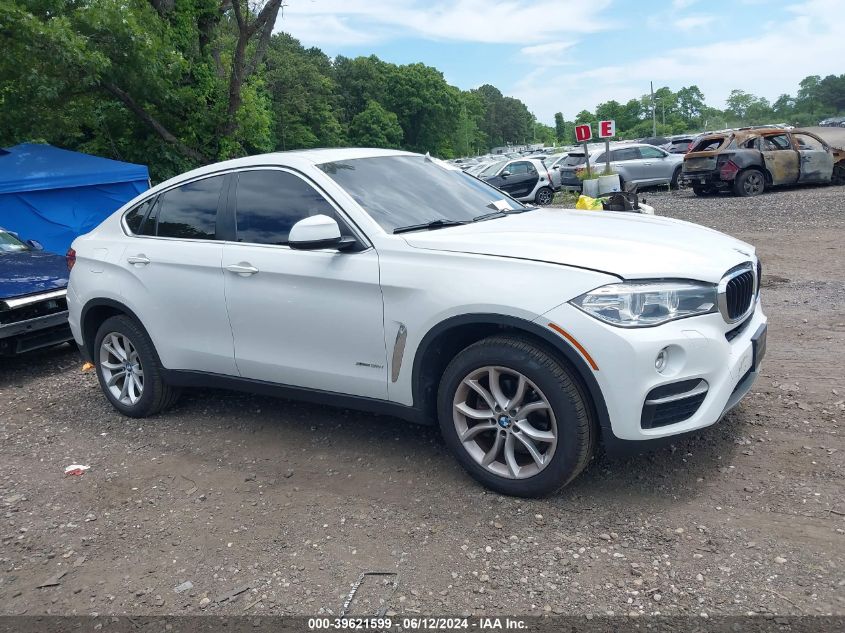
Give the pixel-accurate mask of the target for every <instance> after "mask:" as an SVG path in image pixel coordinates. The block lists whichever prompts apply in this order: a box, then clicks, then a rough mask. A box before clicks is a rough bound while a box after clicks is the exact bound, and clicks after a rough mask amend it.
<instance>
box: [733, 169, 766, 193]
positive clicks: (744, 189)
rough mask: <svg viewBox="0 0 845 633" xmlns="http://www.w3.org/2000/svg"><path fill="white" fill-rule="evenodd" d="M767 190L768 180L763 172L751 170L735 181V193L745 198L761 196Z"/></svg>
mask: <svg viewBox="0 0 845 633" xmlns="http://www.w3.org/2000/svg"><path fill="white" fill-rule="evenodd" d="M765 190H766V178H765V176H763V173H762V172H761V171H758V170H757V169H749V170H747V171H744V172H742V173H741V174H739V176H737V177H736V180H734V193H735V194H736V195H738V196H742V197H743V198H750V197H751V196H759V195H760V194H761V193H763V192H764V191H765Z"/></svg>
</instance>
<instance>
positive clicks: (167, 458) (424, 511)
mask: <svg viewBox="0 0 845 633" xmlns="http://www.w3.org/2000/svg"><path fill="white" fill-rule="evenodd" d="M646 197H647V198H648V201H649V203H650V204H653V205H654V206H655V207H656V209H657V212H658V213H659V214H661V215H669V216H672V217H678V218H682V219H685V220H689V221H693V222H699V223H701V224H705V225H707V226H711V227H713V228H716V229H719V230H723V231H726V232H729V233H732V234H734V235H737V236H739V237H741V238H743V239H746V240H748V241H750V242H753V243H754V244H755V245H757V247H758V249H759V251H760V253H761V254H762V257H763V260H764V262H765V267H766V282H765V288H764V292H765V295H764V301H765V306H766V309H767V312H768V314H769V316H770V319H771V321H770V333H769V350H768V356H767V358H766V361H765V363H764V367H763V375H762V376H761V378H760V380H759V381H758V383H757V385H756V386H755V388H754V390H753V391H752V392H751V394H749V396H748V397H747V398H746V399H745V400H744V402H743V403H742V405H741V406H740V407H739V408H737V409H735V410H734V411H733V412H732V413H730V414H729V415H728V416H727V417H726V418H725V419H724V420H723V421H722V422H721V423H720V424H718V425H716V426H714V427H712V428H710V429H708V430H706V431H705V432H702V433H700V434H698V435H695V436H692V437H689V438H685V439H683V440H679V441H678V442H677V443H676V444H675V445H673V446H671V447H668V448H665V449H662V450H660V451H657V452H654V453H651V454H648V455H643V456H638V457H631V458H626V459H610V458H607V457H604V456H599V457H598V458H597V459H596V460H595V461H594V462H593V464H592V465H591V466H590V467H589V468H588V470H587V471H586V472H585V473H584V474H583V475H582V476H581V477H580V478H579V479H578V480H577V481H576V482H575V483H574V484H572V485H571V486H570V487H568V488H567V489H565V490H563V491H562V492H561V493H559V494H557V495H556V496H554V497H551V498H547V499H542V500H531V501H524V500H517V499H512V498H507V497H502V496H499V495H496V494H492V493H488V492H486V491H485V490H483V489H482V488H480V487H479V486H477V485H476V484H475V483H474V482H473V481H472V480H470V479H469V478H468V477H467V476H466V475H465V474H463V472H462V471H461V470H460V469H459V468H458V466H456V464H455V462H454V461H453V459H452V458H451V457H450V456H449V455H448V454H447V453H446V451H445V449H444V446H443V444H442V441H441V440H440V438H439V436H438V434H437V433H436V432H435V430H433V429H431V428H425V427H417V426H412V425H407V424H405V423H403V422H401V421H398V420H395V419H392V418H387V417H379V416H373V415H366V414H361V413H357V412H352V411H344V410H338V409H331V408H326V407H320V406H312V405H307V404H299V403H293V402H287V401H282V400H271V399H267V398H261V397H255V396H247V395H242V394H235V393H228V392H214V391H191V392H189V393H187V394H186V397H184V398H183V399H182V400H181V402H180V404H179V405H178V406H177V408H175V409H174V410H172V411H170V412H168V413H166V414H163V415H161V416H158V417H156V418H153V419H148V420H130V419H127V418H124V417H121V416H120V415H118V414H117V413H115V412H114V411H113V410H112V409H111V408H110V407H109V406H108V405H107V404H106V402H105V400H104V398H103V397H102V396H101V394H100V392H99V389H98V386H97V382H96V379H95V376H94V375H93V374H91V373H84V372H82V371H81V368H80V366H81V362H80V359H79V356H78V353H77V352H76V351H75V350H73V349H71V348H70V347H69V346H64V347H61V348H56V349H52V350H47V351H44V352H41V353H37V354H34V355H31V356H27V357H26V358H20V359H12V360H3V361H0V460H2V461H0V464H2V466H1V467H0V507H2V513H3V514H2V523H0V525H2V528H0V539H2V540H0V543H2V546H0V612H1V613H3V614H24V613H26V614H80V615H81V614H89V613H92V612H96V613H111V614H124V613H128V614H173V613H175V614H187V613H217V614H220V613H226V614H261V613H272V614H316V613H338V612H339V611H340V608H341V605H342V604H343V601H344V598H345V596H346V594H347V593H348V592H349V590H350V587H351V585H352V583H353V582H355V581H356V580H357V579H358V577H359V575H360V574H361V573H362V572H364V571H376V570H378V571H395V572H396V573H398V579H399V584H398V588H397V589H396V590H395V592H392V591H391V588H390V586H389V583H388V582H379V581H375V580H371V579H368V580H367V581H365V582H364V584H363V585H362V586H361V588H360V590H359V591H358V594H357V595H356V598H355V600H354V602H353V604H352V609H351V611H352V613H356V614H371V613H373V612H375V610H376V609H377V608H378V607H379V605H380V604H381V601H382V600H386V608H387V609H389V612H391V613H392V612H396V613H402V614H417V613H423V614H432V613H440V614H446V613H448V614H462V613H464V614H508V613H510V614H523V615H527V614H542V613H547V612H552V613H566V614H588V613H592V614H605V613H614V614H625V613H638V614H653V613H662V614H673V615H675V614H698V613H702V612H703V613H708V614H713V615H716V614H746V613H764V614H771V613H775V614H822V613H831V614H843V613H845V566H843V565H845V516H843V515H845V502H843V495H842V491H843V456H845V445H843V438H842V433H841V430H840V421H841V420H842V419H843V417H845V403H843V395H845V384H843V383H845V378H843V376H844V375H845V371H843V365H845V354H843V347H844V346H843V339H845V311H843V308H845V258H843V257H842V247H841V242H842V239H843V237H845V231H843V223H845V219H844V218H845V188H843V187H827V188H802V189H791V190H782V191H777V192H774V193H768V194H766V195H763V196H761V197H759V198H755V199H750V200H748V199H740V198H734V197H728V196H725V197H719V198H708V199H697V198H695V197H693V195H692V194H691V193H689V192H685V191H681V192H672V193H657V192H655V193H646ZM71 463H83V464H90V466H91V469H90V470H89V471H88V472H86V473H85V474H84V475H82V476H79V477H64V476H63V469H64V467H65V466H66V465H68V464H71ZM185 583H188V584H185ZM44 584H46V585H48V586H44V587H41V588H39V585H44Z"/></svg>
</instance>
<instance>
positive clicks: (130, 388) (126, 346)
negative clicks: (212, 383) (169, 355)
mask: <svg viewBox="0 0 845 633" xmlns="http://www.w3.org/2000/svg"><path fill="white" fill-rule="evenodd" d="M94 362H95V363H96V367H97V379H98V380H99V381H100V387H101V388H102V390H103V393H104V394H105V396H106V398H107V399H108V401H109V402H110V403H111V405H112V406H113V407H114V408H115V409H117V410H118V411H120V412H121V413H123V414H124V415H128V416H129V417H132V418H143V417H147V416H150V415H153V414H155V413H158V412H159V411H161V410H163V409H166V408H168V407H170V406H171V405H172V404H173V403H174V402H176V399H177V398H178V397H179V390H178V389H175V388H174V387H171V386H170V385H168V384H166V383H165V382H164V379H163V378H162V367H161V363H160V362H159V360H158V355H157V354H156V352H155V349H154V347H153V343H152V341H151V340H150V337H149V336H148V335H147V333H146V332H145V331H144V330H143V329H142V328H141V327H139V326H138V324H137V323H136V322H135V321H133V320H132V319H130V318H129V317H127V316H113V317H109V318H108V319H106V320H105V321H104V322H103V324H102V325H101V326H100V328H99V329H98V330H97V336H96V337H95V339H94Z"/></svg>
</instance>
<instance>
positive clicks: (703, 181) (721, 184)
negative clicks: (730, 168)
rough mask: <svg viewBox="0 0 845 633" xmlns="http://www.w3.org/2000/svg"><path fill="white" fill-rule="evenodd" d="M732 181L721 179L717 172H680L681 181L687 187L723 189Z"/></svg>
mask: <svg viewBox="0 0 845 633" xmlns="http://www.w3.org/2000/svg"><path fill="white" fill-rule="evenodd" d="M731 182H732V181H728V180H722V178H721V176H720V175H719V172H712V171H707V172H697V173H696V172H681V183H683V184H684V185H686V186H687V187H692V186H700V187H714V188H716V189H723V188H727V187H730V186H731Z"/></svg>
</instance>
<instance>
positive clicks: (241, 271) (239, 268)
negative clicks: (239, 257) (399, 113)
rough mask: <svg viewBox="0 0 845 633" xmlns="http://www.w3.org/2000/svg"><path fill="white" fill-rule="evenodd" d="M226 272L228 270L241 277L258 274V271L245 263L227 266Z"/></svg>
mask: <svg viewBox="0 0 845 633" xmlns="http://www.w3.org/2000/svg"><path fill="white" fill-rule="evenodd" d="M226 270H228V271H229V272H230V273H235V274H237V275H241V276H243V277H249V276H250V275H254V274H255V273H257V272H258V269H257V268H256V267H255V266H253V265H252V264H249V263H247V262H241V263H240V264H229V265H228V266H226Z"/></svg>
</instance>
